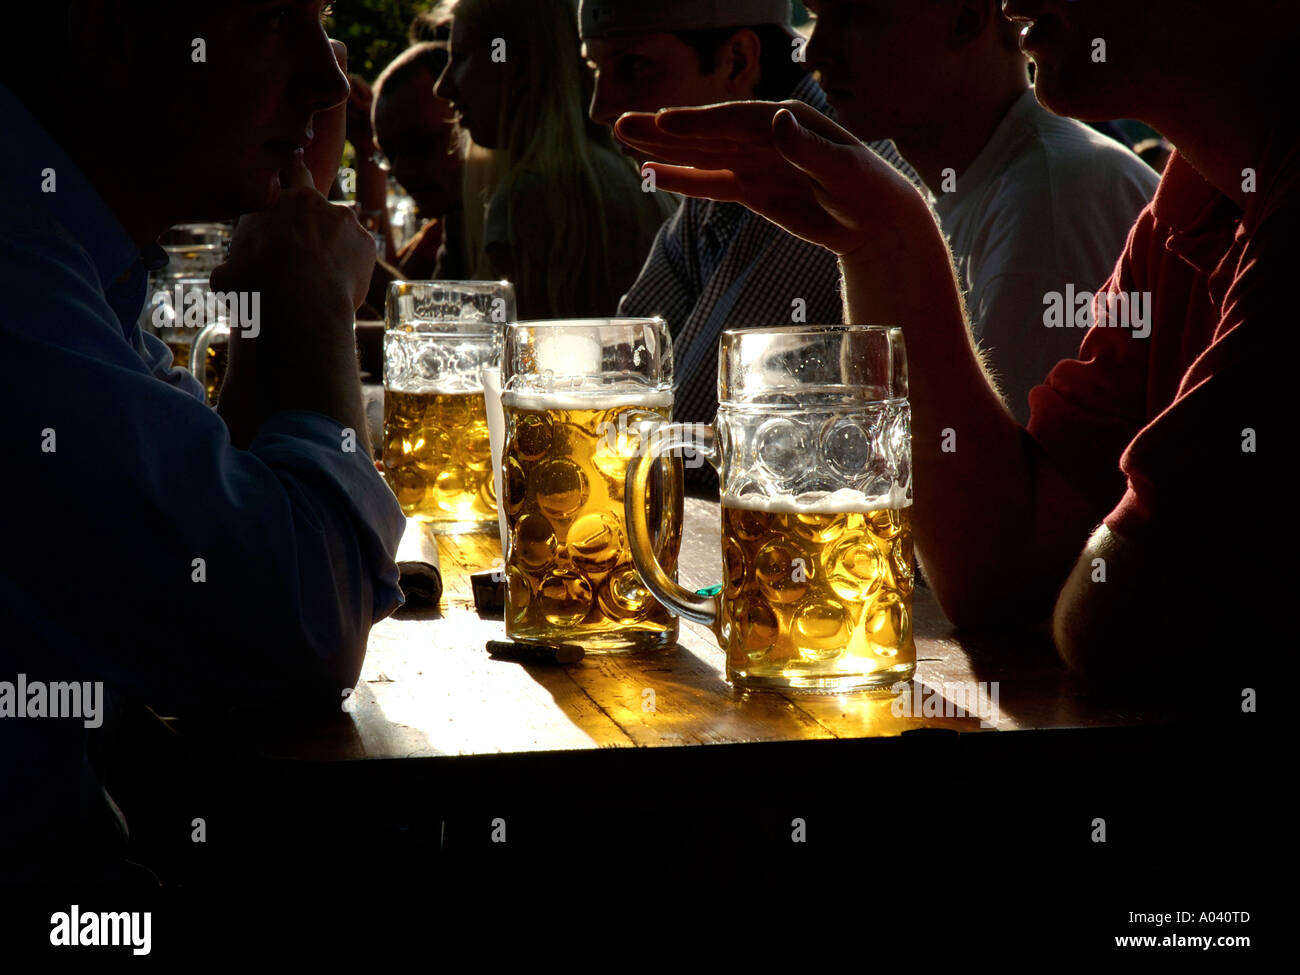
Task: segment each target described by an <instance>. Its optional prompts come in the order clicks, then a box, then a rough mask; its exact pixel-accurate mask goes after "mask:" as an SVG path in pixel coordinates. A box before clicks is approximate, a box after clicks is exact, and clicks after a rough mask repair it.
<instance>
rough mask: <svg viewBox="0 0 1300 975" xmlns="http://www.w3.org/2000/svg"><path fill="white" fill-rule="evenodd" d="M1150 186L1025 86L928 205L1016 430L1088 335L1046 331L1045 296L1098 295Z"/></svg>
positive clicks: (1152, 180)
mask: <svg viewBox="0 0 1300 975" xmlns="http://www.w3.org/2000/svg"><path fill="white" fill-rule="evenodd" d="M1158 182H1159V177H1158V176H1157V175H1156V173H1155V172H1154V171H1153V170H1152V169H1151V167H1149V166H1148V165H1146V163H1144V162H1143V161H1142V160H1141V159H1139V158H1138V157H1137V156H1136V155H1134V154H1133V153H1132V152H1130V151H1129V150H1128V149H1126V148H1124V147H1123V146H1121V145H1120V144H1119V143H1117V142H1115V141H1114V140H1113V139H1110V138H1107V137H1106V136H1104V135H1102V134H1100V133H1099V132H1095V131H1094V130H1092V129H1090V128H1088V127H1087V126H1086V125H1083V124H1082V123H1080V122H1076V121H1075V120H1074V119H1068V118H1061V117H1060V116H1057V115H1053V114H1052V113H1051V112H1049V111H1047V110H1046V109H1044V108H1043V107H1042V106H1041V105H1039V104H1038V101H1037V99H1036V98H1035V97H1034V93H1033V92H1032V91H1027V92H1025V94H1024V95H1023V96H1022V97H1021V98H1020V99H1019V100H1018V101H1017V102H1016V104H1015V105H1014V106H1013V107H1012V108H1011V111H1009V112H1008V113H1007V115H1006V117H1005V118H1004V119H1003V120H1002V122H1001V123H1000V124H999V125H998V127H997V130H996V131H995V132H994V133H993V137H992V138H991V139H989V142H988V145H986V146H985V147H984V149H983V151H981V152H980V154H979V156H977V157H976V159H975V161H974V162H973V163H972V164H971V165H970V167H969V168H968V169H967V170H966V171H965V172H964V173H961V174H959V175H958V176H957V181H956V184H957V185H956V189H955V190H954V191H953V192H951V193H941V194H940V195H939V196H938V197H937V199H936V198H934V197H932V198H931V200H932V202H933V203H934V208H935V211H936V212H937V213H938V215H939V223H940V225H941V226H942V227H943V232H944V234H945V235H946V236H947V237H948V241H949V243H950V244H951V246H952V251H953V258H954V259H955V260H956V262H957V273H958V277H959V280H960V281H961V284H962V287H963V289H964V290H965V292H966V304H967V308H968V309H969V311H970V317H971V327H972V331H973V332H974V335H975V340H976V341H977V342H978V343H979V344H980V346H981V347H982V348H984V349H986V350H987V352H988V356H989V361H990V364H991V366H992V368H993V371H994V372H995V374H996V376H997V379H998V382H999V385H1000V386H1001V388H1002V393H1003V396H1004V397H1005V398H1006V401H1007V405H1008V406H1009V407H1010V408H1011V412H1012V413H1013V414H1015V416H1016V419H1018V420H1019V421H1020V422H1021V423H1025V422H1027V421H1028V419H1029V390H1030V389H1032V388H1033V387H1035V386H1037V385H1039V384H1040V383H1042V381H1043V380H1044V379H1045V378H1046V377H1047V374H1048V372H1050V371H1051V369H1052V366H1054V365H1056V363H1057V362H1058V361H1059V360H1061V359H1073V358H1075V357H1076V356H1077V355H1078V351H1079V343H1080V342H1082V341H1083V336H1084V329H1080V328H1049V327H1047V326H1046V325H1044V323H1043V313H1044V311H1045V310H1046V307H1047V305H1046V299H1047V296H1048V295H1049V294H1050V293H1052V292H1058V293H1060V294H1061V295H1065V293H1066V288H1067V285H1073V286H1074V291H1075V293H1076V294H1077V293H1079V292H1083V291H1097V290H1099V289H1100V288H1101V286H1102V285H1103V284H1104V283H1105V282H1106V281H1107V279H1109V277H1110V275H1111V272H1112V271H1113V270H1114V268H1115V264H1116V262H1117V261H1118V260H1119V258H1120V255H1121V253H1123V250H1124V244H1125V242H1126V241H1127V239H1128V232H1129V228H1130V227H1131V226H1132V225H1133V223H1134V221H1135V220H1136V219H1137V215H1138V213H1140V212H1141V210H1142V208H1143V207H1145V206H1146V205H1147V203H1148V201H1149V200H1150V199H1151V197H1152V195H1154V193H1155V189H1156V184H1157V183H1158Z"/></svg>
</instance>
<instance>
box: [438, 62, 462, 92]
mask: <svg viewBox="0 0 1300 975" xmlns="http://www.w3.org/2000/svg"><path fill="white" fill-rule="evenodd" d="M433 93H434V95H436V96H437V97H438V98H441V99H442V100H443V101H444V102H455V101H456V96H457V95H459V94H460V91H459V89H457V87H456V79H455V78H453V77H452V70H451V62H450V61H448V62H447V63H446V64H445V65H443V68H442V74H440V75H438V80H437V81H435V82H434V83H433Z"/></svg>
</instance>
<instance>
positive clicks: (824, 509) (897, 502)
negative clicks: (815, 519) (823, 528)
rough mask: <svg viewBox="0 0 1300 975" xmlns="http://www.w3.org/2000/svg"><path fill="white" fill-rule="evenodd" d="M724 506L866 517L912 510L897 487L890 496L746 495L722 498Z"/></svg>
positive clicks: (840, 492)
mask: <svg viewBox="0 0 1300 975" xmlns="http://www.w3.org/2000/svg"><path fill="white" fill-rule="evenodd" d="M722 503H723V504H725V505H726V506H727V507H728V508H745V509H747V510H750V511H770V512H773V513H779V514H797V515H836V514H845V513H848V512H860V513H866V512H869V511H881V510H884V509H898V508H906V507H909V506H910V505H911V504H912V502H911V500H910V499H909V498H908V497H907V496H906V494H905V493H904V492H903V490H902V489H901V488H900V487H899V486H898V485H897V484H895V485H894V486H893V487H892V488H891V489H890V491H889V493H888V494H876V495H871V494H863V493H862V492H861V491H855V490H853V489H852V488H840V490H838V491H830V492H827V491H810V492H809V493H807V494H800V495H794V494H771V495H761V494H746V495H744V496H741V497H737V496H736V495H733V494H727V495H724V496H723V499H722Z"/></svg>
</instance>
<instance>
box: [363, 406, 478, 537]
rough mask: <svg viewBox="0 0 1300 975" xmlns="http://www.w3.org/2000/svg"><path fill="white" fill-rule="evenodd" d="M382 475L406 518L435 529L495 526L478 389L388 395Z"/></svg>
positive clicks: (385, 412) (467, 528) (469, 528)
mask: <svg viewBox="0 0 1300 975" xmlns="http://www.w3.org/2000/svg"><path fill="white" fill-rule="evenodd" d="M384 478H385V479H386V480H387V481H388V486H389V487H391V488H392V490H393V493H394V494H395V495H397V500H398V502H399V503H400V504H401V506H402V511H403V512H405V514H406V515H407V517H412V518H417V519H419V520H421V521H427V522H431V523H432V524H433V526H434V528H435V529H438V528H443V529H465V530H472V529H474V528H479V527H483V526H484V525H487V526H489V527H490V526H491V525H493V524H495V523H496V517H497V503H496V487H495V485H494V484H493V480H492V448H491V445H490V444H489V442H488V426H487V407H486V405H485V403H484V400H483V392H482V390H478V391H475V392H456V393H438V392H418V393H410V392H400V391H398V390H392V389H387V390H385V391H384Z"/></svg>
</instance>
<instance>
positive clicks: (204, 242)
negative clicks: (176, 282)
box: [158, 223, 232, 278]
mask: <svg viewBox="0 0 1300 975" xmlns="http://www.w3.org/2000/svg"><path fill="white" fill-rule="evenodd" d="M231 233H232V231H231V225H230V224H229V223H180V224H177V225H176V226H174V227H171V228H169V229H168V230H166V231H164V232H163V234H162V236H160V237H159V238H158V242H159V243H160V244H161V245H162V248H163V250H164V251H166V252H167V268H166V270H165V271H164V272H163V275H162V276H164V277H169V278H176V277H197V276H199V275H203V276H205V278H206V276H207V275H209V274H211V273H212V271H213V269H215V268H216V266H217V265H218V264H220V263H221V262H222V261H224V260H225V259H226V250H227V248H228V247H229V246H230V238H231Z"/></svg>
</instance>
